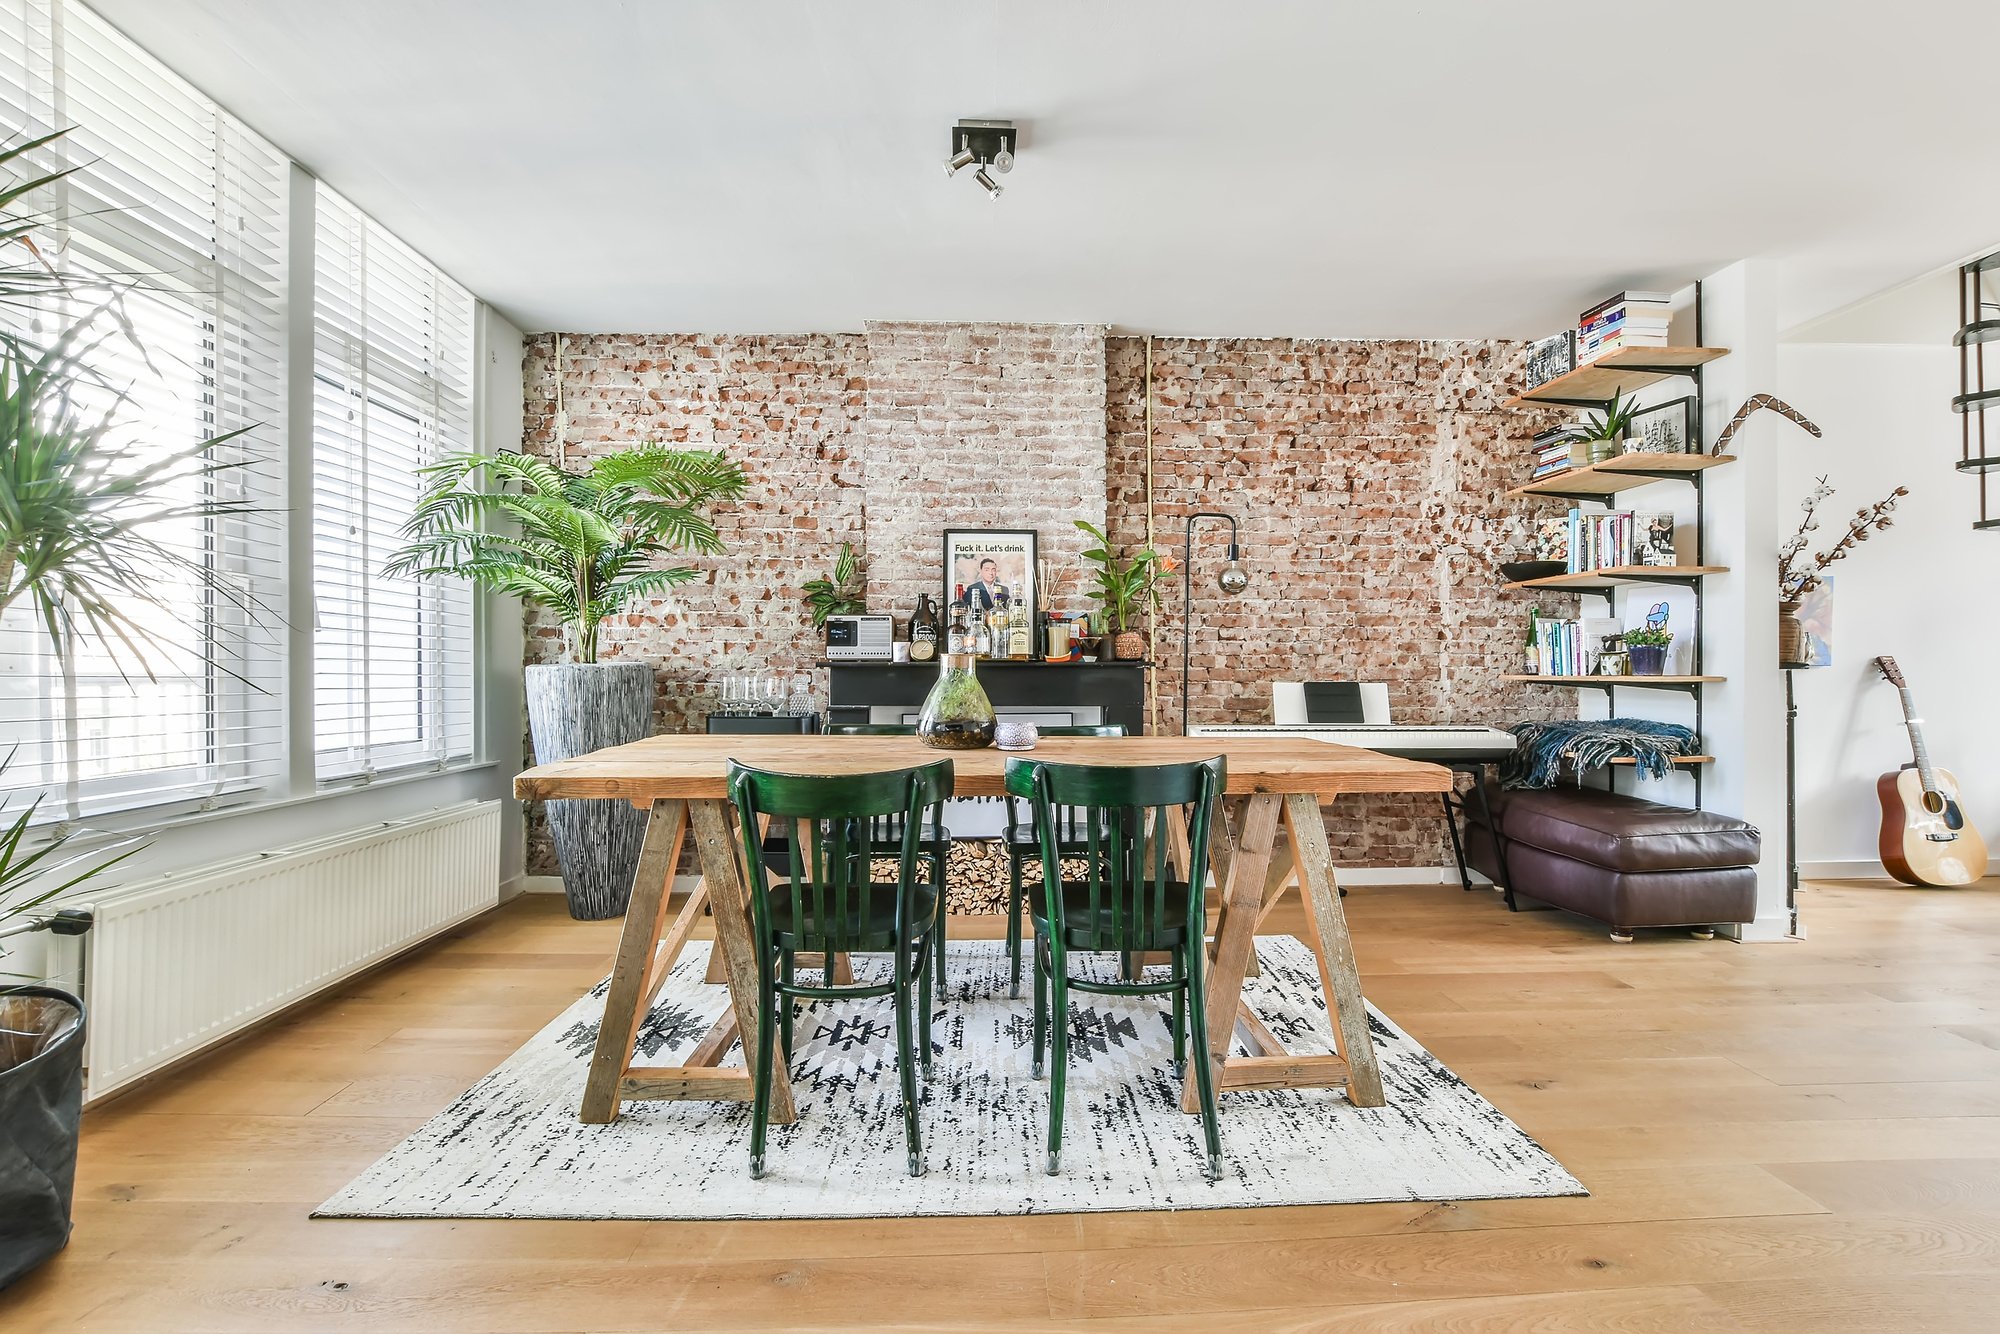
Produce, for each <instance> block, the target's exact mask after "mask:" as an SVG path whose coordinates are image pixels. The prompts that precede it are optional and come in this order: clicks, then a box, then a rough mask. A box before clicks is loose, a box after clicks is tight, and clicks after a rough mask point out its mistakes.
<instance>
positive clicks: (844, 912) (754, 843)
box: [729, 760, 953, 954]
mask: <svg viewBox="0 0 2000 1334" xmlns="http://www.w3.org/2000/svg"><path fill="white" fill-rule="evenodd" d="M952 783H953V773H952V764H951V761H950V760H936V761H933V762H932V763H930V764H924V765H919V766H917V767H915V768H911V769H894V770H889V771H886V772H882V773H864V774H840V775H837V776H819V775H813V776H807V775H800V774H780V773H772V772H770V771H768V770H764V769H753V768H750V767H749V766H747V765H742V764H737V763H735V762H734V761H731V762H730V766H729V793H730V797H731V798H732V799H733V800H734V801H735V803H736V809H737V811H738V813H739V815H740V816H741V824H742V837H743V850H744V853H745V855H746V857H745V859H746V862H747V864H748V865H749V867H750V880H751V893H750V911H751V917H752V920H753V923H754V925H755V927H756V930H757V938H758V940H759V941H762V942H769V941H771V940H773V939H774V938H775V937H777V936H779V935H782V936H783V937H785V947H786V948H787V949H794V950H805V951H830V952H833V953H840V954H845V953H849V952H853V951H871V950H875V951H879V950H886V949H891V948H894V947H895V946H896V945H897V944H899V943H907V942H908V941H909V940H911V939H912V938H913V936H914V935H915V934H916V931H917V929H918V928H919V927H920V926H922V925H923V924H925V923H926V922H927V921H928V920H929V918H930V916H931V915H932V914H934V913H935V912H936V911H937V900H938V891H937V889H936V888H935V887H934V886H931V885H928V884H920V883H919V882H918V880H917V874H916V871H917V862H918V859H919V857H920V856H922V855H924V850H923V846H922V841H921V836H920V833H919V831H920V830H921V828H922V826H923V823H924V812H925V810H926V808H929V809H930V810H931V812H932V820H933V821H935V819H936V807H937V806H938V804H939V803H940V802H942V801H944V800H945V799H946V798H947V797H949V796H951V792H952ZM759 816H769V817H770V831H769V832H770V835H771V836H773V837H774V838H777V839H782V840H783V842H784V846H785V861H784V862H783V865H784V866H788V867H791V868H794V870H793V874H792V876H791V880H790V882H789V885H788V887H787V889H786V891H785V892H784V893H782V894H777V895H774V894H773V893H772V890H771V883H770V872H769V869H768V868H767V867H766V866H765V862H764V858H763V857H762V856H760V855H759V853H760V848H759V843H758V838H757V820H758V817H759ZM892 819H893V820H895V821H896V822H898V823H899V825H900V828H901V837H900V839H899V844H898V847H897V849H896V853H895V855H896V856H897V857H898V863H897V868H898V874H897V882H896V884H894V885H878V884H875V883H874V881H873V878H872V876H871V875H870V862H871V860H872V859H873V858H874V857H877V856H880V855H882V852H883V850H882V847H881V845H880V843H879V841H878V840H876V839H875V837H874V836H873V831H874V829H875V828H876V827H877V826H878V825H879V824H880V823H881V822H884V821H888V820H892ZM890 895H893V911H884V909H885V908H886V907H888V906H889V904H888V903H887V902H885V900H887V899H888V896H890Z"/></svg>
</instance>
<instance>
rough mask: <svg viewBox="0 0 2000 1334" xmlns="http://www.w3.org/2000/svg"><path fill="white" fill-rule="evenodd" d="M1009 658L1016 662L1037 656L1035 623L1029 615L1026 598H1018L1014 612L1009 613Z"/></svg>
mask: <svg viewBox="0 0 2000 1334" xmlns="http://www.w3.org/2000/svg"><path fill="white" fill-rule="evenodd" d="M1007 656H1008V657H1009V658H1012V659H1013V660H1014V661H1015V662H1026V661H1027V660H1028V659H1030V658H1032V657H1034V656H1035V623H1034V620H1033V618H1031V617H1030V616H1029V615H1028V600H1027V599H1026V598H1016V599H1015V601H1014V608H1013V610H1012V611H1010V612H1008V613H1007Z"/></svg>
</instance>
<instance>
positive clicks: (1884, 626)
mask: <svg viewBox="0 0 2000 1334" xmlns="http://www.w3.org/2000/svg"><path fill="white" fill-rule="evenodd" d="M1776 392H1777V393H1778V395H1779V396H1780V397H1781V398H1783V399H1785V400H1786V401H1787V402H1789V403H1790V404H1792V406H1794V407H1796V408H1797V409H1798V410H1799V411H1801V412H1803V413H1805V414H1806V416H1808V417H1810V418H1812V419H1813V420H1814V421H1815V422H1817V423H1818V424H1819V425H1820V427H1821V428H1822V429H1823V430H1824V431H1825V432H1826V436H1825V438H1824V439H1823V440H1814V439H1812V438H1811V437H1809V436H1807V435H1805V434H1804V433H1803V432H1801V431H1796V430H1793V429H1792V428H1790V427H1789V426H1782V425H1781V426H1780V428H1779V434H1778V435H1776V436H1775V437H1774V438H1772V439H1769V440H1766V441H1765V442H1763V443H1764V444H1766V445H1775V446H1776V450H1775V455H1776V457H1777V459H1778V461H1779V472H1780V506H1781V508H1780V512H1779V521H1780V522H1781V523H1782V524H1783V525H1784V531H1785V532H1786V533H1789V532H1790V531H1791V528H1792V526H1793V525H1794V524H1795V523H1796V521H1797V517H1798V515H1797V509H1796V505H1797V501H1798V498H1799V497H1800V496H1802V495H1803V494H1804V493H1805V491H1806V490H1808V489H1809V488H1810V487H1811V486H1812V483H1813V479H1814V478H1815V477H1817V476H1819V475H1820V474H1821V473H1825V474H1826V475H1827V480H1828V481H1829V482H1830V483H1831V484H1832V485H1833V486H1835V487H1836V488H1838V494H1837V495H1835V497H1834V498H1833V501H1832V502H1831V505H1832V510H1831V517H1830V519H1829V520H1828V521H1827V522H1826V524H1825V526H1824V527H1822V529H1821V535H1829V534H1830V533H1832V532H1833V531H1834V529H1835V525H1837V524H1838V523H1840V521H1841V520H1843V519H1845V518H1846V517H1847V516H1848V515H1850V514H1851V513H1853V511H1854V510H1855V509H1856V508H1858V507H1859V506H1861V505H1864V504H1868V503H1870V502H1873V501H1875V500H1877V499H1879V498H1881V497H1882V496H1883V495H1885V494H1887V493H1888V492H1889V491H1890V490H1891V489H1893V488H1894V487H1896V486H1897V485H1899V484H1900V485H1903V486H1907V487H1909V488H1910V494H1909V496H1908V497H1907V498H1906V499H1905V500H1904V501H1903V503H1902V507H1901V509H1900V510H1899V511H1898V513H1897V518H1896V526H1895V527H1894V528H1892V529H1890V530H1889V531H1888V532H1886V533H1878V534H1876V535H1875V536H1874V537H1873V538H1872V539H1870V541H1869V542H1868V543H1867V545H1865V546H1864V547H1862V548H1861V549H1860V551H1859V552H1858V553H1856V554H1855V555H1854V556H1851V557H1850V558H1848V559H1847V560H1844V561H1842V562H1840V563H1839V564H1838V565H1836V566H1835V567H1834V573H1835V575H1836V580H1835V584H1834V606H1833V626H1834V629H1833V636H1834V637H1833V653H1834V665H1833V666H1832V667H1830V668H1826V669H1824V670H1821V671H1814V672H1801V673H1799V675H1798V686H1797V688H1798V700H1799V765H1798V769H1799V859H1800V862H1801V863H1802V865H1803V867H1804V870H1805V873H1806V874H1808V875H1848V876H1854V875H1881V874H1882V873H1883V872H1882V866H1881V862H1880V861H1879V860H1878V859H1877V857H1876V851H1875V837H1876V831H1877V828H1878V826H1879V823H1880V817H1879V814H1878V812H1879V807H1878V806H1877V804H1876V800H1875V778H1876V776H1877V775H1878V774H1881V773H1883V772H1885V771H1887V770H1890V769H1894V768H1896V767H1897V766H1898V765H1900V764H1902V763H1904V762H1905V761H1907V760H1908V759H1909V758H1910V751H1909V745H1908V741H1907V738H1906V736H1905V734H1904V732H1903V729H1902V725H1901V723H1902V714H1901V712H1900V710H1899V709H1898V707H1897V701H1896V694H1895V691H1894V690H1893V689H1892V688H1891V687H1890V686H1888V685H1887V684H1886V683H1884V682H1883V681H1882V680H1881V678H1880V677H1879V676H1878V675H1877V674H1876V672H1875V670H1874V669H1873V668H1872V667H1871V666H1870V665H1869V660H1870V659H1871V658H1873V657H1874V656H1876V655H1877V654H1882V653H1887V654H1890V655H1892V656H1894V657H1895V659H1896V661H1897V662H1898V663H1899V664H1900V665H1901V666H1902V668H1903V670H1904V672H1905V673H1906V674H1907V676H1908V677H1909V680H1910V684H1911V686H1912V687H1913V688H1914V689H1915V691H1916V699H1917V708H1918V710H1919V712H1920V714H1921V715H1922V717H1923V718H1924V719H1925V720H1926V723H1927V726H1926V727H1925V735H1926V738H1927V739H1928V741H1929V743H1930V748H1931V753H1932V755H1933V756H1934V757H1935V759H1936V760H1937V762H1938V763H1939V764H1941V765H1943V766H1944V767H1946V768H1948V769H1951V770H1953V771H1954V772H1955V773H1956V774H1957V775H1958V778H1959V781H1960V783H1961V784H1963V786H1964V788H1965V795H1966V811H1967V814H1969V815H1970V816H1971V818H1972V821H1973V823H1974V824H1975V825H1977V826H1979V827H1980V828H1981V829H1982V830H1983V831H1985V832H1986V834H1987V836H1988V837H1989V838H1991V837H1992V836H1993V834H1994V833H1995V832H1996V831H2000V703H1996V702H1995V697H1994V694H1993V687H1994V679H1995V675H1996V669H2000V620H1996V617H1995V607H1996V604H1995V600H1994V596H1993V583H1994V576H1995V573H1996V572H2000V533H1991V532H1986V533H1975V532H1974V531H1972V526H1971V525H1972V521H1973V519H1974V518H1975V517H1976V516H1975V508H1974V507H1975V506H1976V504H1977V494H1976V486H1977V483H1976V482H1975V481H1974V480H1973V479H1972V478H1969V477H1962V476H1960V475H1959V474H1958V473H1956V472H1954V471H1953V470H1952V466H1951V465H1952V463H1953V461H1955V460H1956V459H1957V457H1958V418H1957V417H1956V416H1955V415H1953V413H1952V412H1951V408H1950V403H1951V396H1952V395H1953V394H1955V393H1957V392H1958V360H1957V354H1956V352H1955V351H1954V350H1953V349H1952V348H1950V347H1948V346H1939V345H1932V346H1910V345H1891V344H1875V345H1867V344H1852V343H1840V344H1834V343H1810V344H1801V343H1793V344H1785V345H1783V346H1781V347H1780V348H1779V351H1778V388H1777V391H1776ZM1815 549H1818V548H1815Z"/></svg>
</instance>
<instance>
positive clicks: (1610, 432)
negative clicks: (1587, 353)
mask: <svg viewBox="0 0 2000 1334" xmlns="http://www.w3.org/2000/svg"><path fill="white" fill-rule="evenodd" d="M1638 415H1639V404H1638V401H1637V400H1636V399H1633V398H1631V397H1629V396H1626V395H1621V394H1613V395H1612V396H1611V401H1610V402H1609V403H1606V404H1605V405H1604V411H1603V413H1602V414H1601V415H1598V416H1593V417H1591V418H1590V419H1589V420H1588V421H1585V422H1582V423H1580V424H1578V425H1576V426H1573V427H1571V428H1570V439H1572V440H1576V441H1580V442H1581V443H1583V444H1584V445H1586V446H1588V448H1589V450H1590V461H1591V462H1592V463H1603V462H1604V461H1606V460H1607V459H1614V458H1617V457H1618V456H1619V455H1620V454H1622V453H1624V452H1625V436H1626V434H1627V433H1628V432H1629V431H1631V429H1632V420H1633V418H1635V417H1637V416H1638Z"/></svg>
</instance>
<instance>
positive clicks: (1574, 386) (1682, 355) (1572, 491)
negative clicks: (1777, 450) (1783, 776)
mask: <svg viewBox="0 0 2000 1334" xmlns="http://www.w3.org/2000/svg"><path fill="white" fill-rule="evenodd" d="M1996 260H1997V261H2000V257H1996ZM1694 333H1695V342H1696V344H1697V346H1695V347H1666V348H1658V347H1656V348H1628V349H1625V350H1624V351H1621V352H1614V353H1612V354H1611V355H1610V356H1609V357H1605V358H1601V359H1599V360H1598V361H1594V362H1591V363H1589V364H1588V365H1585V366H1580V367H1578V368H1577V369H1576V370H1573V371H1570V372H1569V373H1568V374H1566V375H1559V376H1557V377H1556V378H1555V379H1553V380H1550V381H1549V382H1548V383H1546V384H1540V385H1536V386H1535V387H1534V388H1533V389H1530V390H1527V391H1526V392H1524V393H1521V394H1517V395H1515V396H1514V397H1513V398H1510V399H1508V400H1507V403H1506V406H1507V407H1519V408H1537V407H1547V406H1552V405H1561V406H1564V407H1578V408H1591V409H1595V410H1597V411H1603V410H1605V408H1606V406H1607V405H1608V404H1609V403H1610V402H1611V400H1612V399H1613V398H1615V397H1617V396H1619V395H1621V394H1628V393H1631V392H1632V391H1633V390H1635V389H1641V388H1644V387H1645V386H1647V385H1651V384H1658V383H1660V382H1661V381H1663V380H1667V379H1675V378H1684V379H1688V380H1692V381H1693V382H1694V395H1693V397H1694V402H1693V403H1692V404H1691V405H1690V408H1691V411H1690V414H1689V416H1690V420H1689V422H1688V444H1689V447H1690V450H1691V451H1699V450H1700V449H1701V448H1702V444H1703V441H1704V439H1705V438H1706V437H1705V436H1704V435H1703V433H1702V424H1701V405H1702V368H1703V367H1704V366H1706V365H1707V364H1708V363H1709V362H1711V361H1714V360H1716V359H1717V358H1720V357H1726V356H1728V355H1729V349H1728V348H1726V347H1702V346H1699V344H1700V342H1701V335H1702V311H1701V284H1700V283H1696V284H1695V289H1694ZM1996 337H2000V335H1996ZM1733 462H1735V458H1734V456H1732V455H1727V454H1723V455H1716V454H1704V453H1700V452H1690V453H1686V454H1621V455H1618V456H1617V457H1616V458H1612V459H1607V460H1606V461H1604V462H1603V463H1593V464H1589V465H1587V466H1583V467H1578V468H1572V469H1570V470H1569V471H1568V472H1565V473H1559V474H1557V475H1556V476H1554V477H1545V478H1543V479H1542V480H1540V481H1538V482H1529V483H1527V484H1526V485H1523V486H1517V487H1514V488H1512V489H1511V490H1509V491H1508V492H1507V494H1508V495H1510V496H1546V497H1548V498H1550V499H1554V500H1566V501H1569V502H1571V503H1573V504H1595V505H1606V506H1608V505H1609V504H1610V502H1611V500H1612V499H1613V498H1614V497H1615V496H1616V495H1617V494H1618V493H1619V492H1621V491H1627V490H1630V489H1632V488H1634V487H1639V486H1646V485H1649V484H1651V483H1653V482H1663V481H1671V482H1684V483H1686V484H1687V485H1689V486H1692V487H1693V488H1694V542H1695V550H1694V563H1693V564H1692V565H1678V566H1672V565H1670V566H1658V567H1652V568H1647V567H1634V566H1621V567H1616V568H1615V569H1613V570H1586V571H1582V572H1580V573H1577V574H1567V575H1554V576H1551V577H1550V578H1547V579H1537V580H1530V581H1528V582H1527V583H1525V584H1513V585H1509V587H1514V588H1548V589H1551V590H1554V591H1568V592H1575V593H1577V594H1579V595H1581V596H1584V597H1599V598H1603V599H1604V605H1605V610H1606V613H1607V614H1616V611H1617V605H1618V595H1619V593H1620V591H1621V590H1623V589H1625V588H1629V587H1634V586H1643V585H1646V584H1667V585H1679V586H1683V587H1686V588H1687V589H1689V590H1690V591H1691V592H1692V594H1693V596H1694V608H1695V613H1694V614H1695V625H1694V670H1693V671H1692V672H1690V673H1688V674H1687V675H1684V676H1527V675H1510V676H1507V677H1506V678H1504V679H1506V680H1508V681H1515V682H1522V683H1525V684H1530V685H1538V686H1561V687H1567V688H1570V689H1575V690H1601V691H1603V692H1604V698H1605V705H1606V708H1607V709H1608V710H1609V711H1610V713H1611V714H1612V715H1613V716H1614V717H1615V716H1616V715H1617V712H1618V708H1617V693H1616V692H1618V691H1619V690H1633V689H1636V690H1670V691H1680V692H1682V693H1684V694H1686V695H1687V696H1689V697H1690V698H1691V699H1692V700H1693V701H1694V731H1695V736H1696V737H1697V738H1700V737H1703V736H1705V735H1706V727H1705V722H1706V718H1705V716H1704V711H1703V706H1702V689H1703V687H1704V686H1708V685H1713V684H1717V683H1719V682H1721V681H1723V680H1725V679H1726V678H1724V677H1720V676H1710V675H1707V674H1705V673H1703V671H1702V639H1703V618H1702V587H1701V585H1702V578H1703V577H1704V576H1706V575H1709V574H1724V573H1727V571H1726V570H1725V569H1723V567H1721V566H1710V565H1704V564H1703V563H1702V557H1703V546H1704V537H1705V533H1704V530H1705V529H1706V528H1707V517H1708V516H1707V489H1706V488H1705V486H1704V485H1703V482H1704V479H1705V478H1706V477H1707V475H1708V470H1709V469H1711V468H1715V467H1719V466H1721V465H1722V464H1725V463H1733ZM1707 758H1709V757H1703V759H1704V760H1706V759H1707ZM1705 767H1706V766H1705V764H1704V763H1696V764H1692V765H1690V766H1688V772H1689V774H1690V775H1691V776H1692V777H1693V779H1694V804H1695V807H1696V808H1697V809H1699V808H1700V806H1701V803H1702V794H1701V779H1702V772H1703V770H1704V768H1705Z"/></svg>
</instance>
